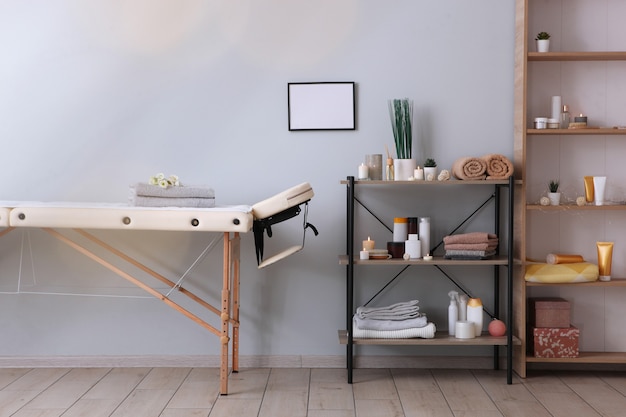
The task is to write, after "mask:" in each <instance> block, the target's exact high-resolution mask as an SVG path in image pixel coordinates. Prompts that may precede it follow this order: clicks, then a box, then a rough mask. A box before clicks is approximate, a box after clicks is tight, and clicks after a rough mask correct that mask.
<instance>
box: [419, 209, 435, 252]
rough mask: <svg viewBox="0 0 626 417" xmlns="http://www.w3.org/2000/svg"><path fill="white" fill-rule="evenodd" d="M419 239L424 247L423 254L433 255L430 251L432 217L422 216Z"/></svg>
mask: <svg viewBox="0 0 626 417" xmlns="http://www.w3.org/2000/svg"><path fill="white" fill-rule="evenodd" d="M418 233H419V239H420V246H421V247H422V256H426V255H432V253H430V217H420V222H419V232H418Z"/></svg>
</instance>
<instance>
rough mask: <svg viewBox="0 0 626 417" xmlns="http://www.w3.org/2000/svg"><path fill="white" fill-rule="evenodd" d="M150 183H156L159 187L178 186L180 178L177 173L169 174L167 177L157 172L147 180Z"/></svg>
mask: <svg viewBox="0 0 626 417" xmlns="http://www.w3.org/2000/svg"><path fill="white" fill-rule="evenodd" d="M149 183H150V185H158V186H159V187H161V188H168V187H171V186H174V187H177V186H180V180H179V179H178V176H177V175H170V176H169V177H167V178H166V177H165V174H162V173H158V174H156V175H153V176H151V177H150V180H149Z"/></svg>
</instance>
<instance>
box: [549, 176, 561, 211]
mask: <svg viewBox="0 0 626 417" xmlns="http://www.w3.org/2000/svg"><path fill="white" fill-rule="evenodd" d="M559 185H560V183H559V180H551V181H550V183H549V184H548V191H549V192H548V198H549V199H550V205H552V206H558V205H559V204H561V193H560V192H559Z"/></svg>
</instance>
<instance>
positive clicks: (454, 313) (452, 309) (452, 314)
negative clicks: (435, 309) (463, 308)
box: [448, 291, 459, 336]
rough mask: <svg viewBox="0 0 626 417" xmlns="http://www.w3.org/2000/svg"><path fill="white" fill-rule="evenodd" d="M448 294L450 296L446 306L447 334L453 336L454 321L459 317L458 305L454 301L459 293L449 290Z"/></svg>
mask: <svg viewBox="0 0 626 417" xmlns="http://www.w3.org/2000/svg"><path fill="white" fill-rule="evenodd" d="M448 296H449V297H450V305H449V306H448V334H449V335H450V336H454V334H455V329H456V321H457V320H458V319H459V307H458V306H457V302H456V299H457V298H458V296H459V293H458V292H456V291H450V292H449V293H448Z"/></svg>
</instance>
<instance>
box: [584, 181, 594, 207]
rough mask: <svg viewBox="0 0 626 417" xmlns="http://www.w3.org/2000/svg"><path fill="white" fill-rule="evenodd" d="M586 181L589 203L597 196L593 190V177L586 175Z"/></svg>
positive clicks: (586, 197) (586, 196) (586, 198)
mask: <svg viewBox="0 0 626 417" xmlns="http://www.w3.org/2000/svg"><path fill="white" fill-rule="evenodd" d="M583 180H584V181H585V201H586V202H587V203H592V202H593V200H594V198H595V196H594V191H593V177H584V178H583Z"/></svg>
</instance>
